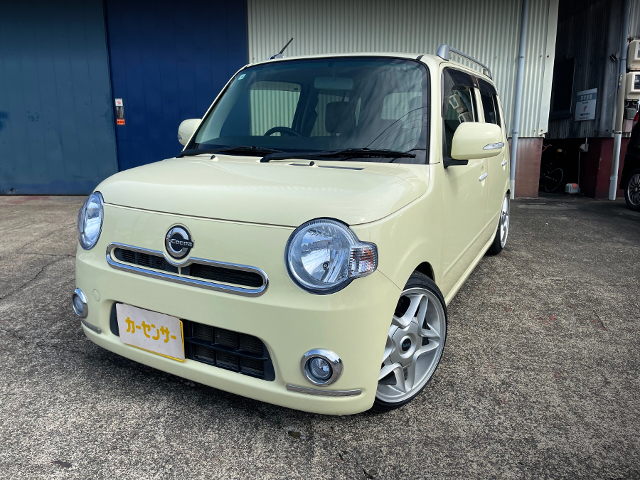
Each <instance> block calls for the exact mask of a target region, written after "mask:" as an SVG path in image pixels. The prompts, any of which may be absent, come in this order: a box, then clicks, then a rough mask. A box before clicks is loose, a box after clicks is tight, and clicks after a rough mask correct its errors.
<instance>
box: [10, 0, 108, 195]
mask: <svg viewBox="0 0 640 480" xmlns="http://www.w3.org/2000/svg"><path fill="white" fill-rule="evenodd" d="M0 11H1V13H0V193H15V194H32V193H48V194H78V193H86V192H90V191H91V190H92V189H93V188H94V187H95V186H96V185H97V184H98V183H99V182H100V181H101V180H102V179H103V178H105V177H107V176H109V175H111V174H112V173H115V172H116V171H117V162H116V144H115V137H114V129H113V113H112V107H111V105H112V99H111V87H110V84H109V63H108V57H107V46H106V40H105V29H104V14H103V5H102V0H69V1H67V2H65V4H64V5H63V6H61V5H59V4H58V3H56V2H50V1H44V0H32V1H29V2H3V3H2V7H1V8H0Z"/></svg>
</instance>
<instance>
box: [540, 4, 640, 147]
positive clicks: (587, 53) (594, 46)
mask: <svg viewBox="0 0 640 480" xmlns="http://www.w3.org/2000/svg"><path fill="white" fill-rule="evenodd" d="M631 3H632V8H631V14H630V18H629V19H630V26H629V32H628V33H629V35H630V36H636V35H640V20H639V19H638V17H640V0H632V2H631ZM622 9H623V2H622V1H611V0H590V1H585V0H564V1H563V2H561V8H560V18H559V21H558V37H557V43H556V61H557V62H561V61H563V60H565V59H571V58H573V59H575V66H574V80H573V90H572V94H571V95H572V99H573V100H572V107H571V112H570V114H569V115H567V116H565V117H561V118H554V114H553V113H552V114H551V120H550V122H549V134H548V135H547V138H549V139H560V138H585V137H610V136H612V134H613V124H614V115H615V108H616V94H617V87H618V73H619V63H618V61H615V60H613V59H612V58H611V56H612V55H614V56H616V57H617V58H620V57H621V54H620V37H621V32H620V30H621V28H622V14H623V12H622ZM592 88H597V89H598V98H597V103H596V115H595V119H594V120H586V121H580V122H576V121H574V115H575V96H576V93H577V92H579V91H582V90H589V89H592Z"/></svg>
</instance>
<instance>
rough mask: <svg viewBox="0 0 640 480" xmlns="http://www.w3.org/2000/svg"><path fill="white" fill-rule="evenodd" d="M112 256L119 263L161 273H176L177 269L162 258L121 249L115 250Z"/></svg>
mask: <svg viewBox="0 0 640 480" xmlns="http://www.w3.org/2000/svg"><path fill="white" fill-rule="evenodd" d="M113 256H114V257H116V258H117V259H118V260H120V261H121V262H126V263H131V264H132V265H138V266H139V267H145V268H153V269H155V270H162V271H163V272H169V273H178V267H174V266H173V265H171V264H170V263H169V262H167V261H166V260H165V259H164V257H157V256H155V255H149V254H148V253H141V252H134V251H133V250H125V249H123V248H116V249H115V250H114V251H113Z"/></svg>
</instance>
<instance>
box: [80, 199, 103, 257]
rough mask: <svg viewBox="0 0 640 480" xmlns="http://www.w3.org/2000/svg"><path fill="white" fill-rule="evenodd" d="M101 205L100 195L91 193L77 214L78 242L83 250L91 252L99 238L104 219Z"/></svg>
mask: <svg viewBox="0 0 640 480" xmlns="http://www.w3.org/2000/svg"><path fill="white" fill-rule="evenodd" d="M102 204H103V200H102V194H101V193H100V192H93V193H92V194H91V195H89V197H87V199H86V200H85V201H84V204H83V205H82V208H81V209H80V212H78V241H79V242H80V246H81V247H82V248H84V249H85V250H91V249H92V248H93V247H94V246H95V244H96V243H98V239H99V238H100V233H101V232H102V220H103V218H104V212H103V209H102Z"/></svg>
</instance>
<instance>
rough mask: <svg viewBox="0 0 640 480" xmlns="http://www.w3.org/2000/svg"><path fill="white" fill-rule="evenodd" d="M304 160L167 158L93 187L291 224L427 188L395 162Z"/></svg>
mask: <svg viewBox="0 0 640 480" xmlns="http://www.w3.org/2000/svg"><path fill="white" fill-rule="evenodd" d="M310 163H311V162H309V161H308V160H291V161H289V160H287V161H285V162H283V161H273V162H270V163H259V161H258V160H257V159H256V157H231V156H223V155H216V156H215V157H214V158H213V159H211V158H209V156H206V157H205V156H198V157H189V158H172V159H169V160H164V161H161V162H157V163H152V164H149V165H144V166H142V167H138V168H133V169H131V170H126V171H124V172H121V173H118V174H116V175H113V176H112V177H110V178H108V179H107V180H105V181H104V182H102V183H101V184H100V185H99V186H98V188H97V189H96V190H98V191H100V192H101V193H102V196H103V198H104V201H105V203H108V204H113V205H120V206H125V207H132V208H139V209H145V210H151V211H157V212H166V213H172V214H179V215H187V216H195V217H203V218H212V219H221V220H231V221H239V222H249V223H260V224H269V225H283V226H291V227H297V226H298V225H300V224H302V223H304V222H306V221H307V220H310V219H313V218H319V217H331V218H336V219H339V220H342V221H343V222H345V223H347V224H349V225H357V224H362V223H368V222H373V221H375V220H378V219H380V218H383V217H386V216H387V215H390V214H392V213H393V212H395V211H397V210H398V209H400V208H402V207H404V206H405V205H407V204H408V203H410V202H412V201H413V200H415V199H416V198H418V197H419V196H420V195H422V194H423V193H424V192H425V190H426V183H427V182H426V181H425V179H424V178H421V177H420V176H418V175H417V174H416V173H415V172H414V170H412V169H411V168H407V166H403V165H399V164H381V163H357V164H356V163H353V162H349V163H346V162H335V161H319V162H315V165H313V166H311V165H310ZM424 170H427V169H424Z"/></svg>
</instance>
